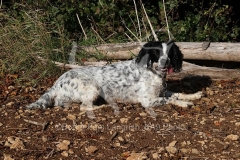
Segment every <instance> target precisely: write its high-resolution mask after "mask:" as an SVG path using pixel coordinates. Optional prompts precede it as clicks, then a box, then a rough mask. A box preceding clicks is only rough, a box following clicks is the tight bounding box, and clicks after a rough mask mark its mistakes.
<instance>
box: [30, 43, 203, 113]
mask: <svg viewBox="0 0 240 160" xmlns="http://www.w3.org/2000/svg"><path fill="white" fill-rule="evenodd" d="M182 60H183V54H182V53H181V51H180V50H179V48H178V46H176V44H175V43H174V42H173V41H169V42H167V43H163V42H148V43H146V44H145V45H144V46H143V48H142V49H141V51H140V52H139V55H138V56H137V57H136V58H135V59H133V60H130V61H124V62H118V63H113V64H111V65H106V66H102V67H99V66H86V67H83V68H78V69H72V70H70V71H68V72H66V73H64V74H63V75H62V76H60V78H59V79H58V80H57V81H56V82H55V84H54V85H53V86H52V87H51V88H50V89H49V90H48V91H47V92H46V93H45V94H43V95H42V96H41V97H40V98H39V99H38V100H37V101H36V102H34V103H32V104H30V105H28V106H27V108H28V109H32V108H43V109H45V108H47V107H50V106H62V107H64V106H68V105H69V104H71V103H81V107H85V108H88V110H87V112H86V113H87V115H88V117H89V118H94V113H93V111H92V109H93V106H94V102H95V101H96V100H97V99H98V97H102V98H103V99H104V100H105V101H106V102H107V103H108V104H110V105H111V106H112V107H113V109H114V113H115V114H116V115H117V114H118V113H119V109H118V105H117V102H128V103H141V105H142V106H143V107H144V108H145V109H146V111H147V112H148V113H149V114H150V115H151V116H156V114H155V112H154V111H153V109H152V107H156V106H161V105H164V104H169V103H171V104H175V105H178V106H181V107H187V106H190V105H193V103H192V102H190V100H194V99H199V98H201V96H202V93H201V92H197V93H195V94H190V95H185V94H181V93H172V92H167V91H166V82H165V79H166V75H167V74H170V73H172V72H179V71H181V68H182ZM154 63H155V64H156V66H155V65H153V64H154Z"/></svg>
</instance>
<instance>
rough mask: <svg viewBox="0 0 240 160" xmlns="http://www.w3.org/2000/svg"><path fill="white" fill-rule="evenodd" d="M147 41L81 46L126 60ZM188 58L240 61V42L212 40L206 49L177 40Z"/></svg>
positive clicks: (198, 43) (89, 50) (110, 56)
mask: <svg viewBox="0 0 240 160" xmlns="http://www.w3.org/2000/svg"><path fill="white" fill-rule="evenodd" d="M145 43H146V42H134V43H118V44H103V45H96V46H80V47H78V48H81V49H82V50H85V51H87V52H91V53H102V54H104V55H105V56H106V57H107V58H108V59H119V60H126V59H132V58H133V57H135V56H136V55H137V54H138V52H139V51H140V49H141V48H142V46H143V45H144V44H145ZM176 44H177V45H178V46H179V48H180V50H181V51H182V53H183V54H184V59H186V60H215V61H235V62H240V43H225V42H211V43H210V46H209V47H208V48H207V49H205V48H204V47H203V46H202V45H203V43H202V42H176Z"/></svg>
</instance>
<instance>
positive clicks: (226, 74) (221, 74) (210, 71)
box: [167, 62, 240, 80]
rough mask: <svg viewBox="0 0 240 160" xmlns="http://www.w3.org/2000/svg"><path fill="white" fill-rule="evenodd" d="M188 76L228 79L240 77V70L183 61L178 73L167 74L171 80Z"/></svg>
mask: <svg viewBox="0 0 240 160" xmlns="http://www.w3.org/2000/svg"><path fill="white" fill-rule="evenodd" d="M190 76H207V77H209V78H211V79H212V80H229V79H233V78H240V70H237V69H223V68H217V67H204V66H199V65H195V64H192V63H188V62H183V68H182V71H181V72H179V73H172V74H170V75H168V76H167V78H169V79H172V80H181V79H183V78H185V77H190Z"/></svg>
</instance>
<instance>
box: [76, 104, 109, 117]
mask: <svg viewBox="0 0 240 160" xmlns="http://www.w3.org/2000/svg"><path fill="white" fill-rule="evenodd" d="M105 107H107V106H106V105H102V106H99V107H94V108H89V109H86V110H84V111H82V112H80V113H79V114H78V115H79V116H81V115H83V114H85V113H86V112H87V111H95V110H97V109H102V108H105ZM81 110H82V109H81Z"/></svg>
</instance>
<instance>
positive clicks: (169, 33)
mask: <svg viewBox="0 0 240 160" xmlns="http://www.w3.org/2000/svg"><path fill="white" fill-rule="evenodd" d="M163 8H164V14H165V19H166V24H167V30H168V37H169V40H171V36H170V31H169V26H168V19H167V14H166V8H165V1H164V0H163Z"/></svg>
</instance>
